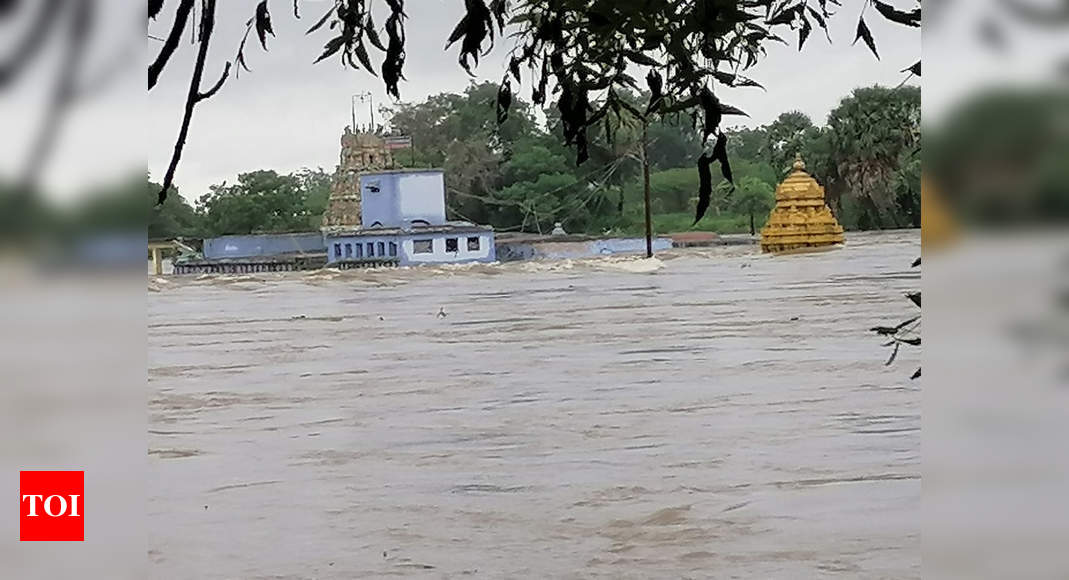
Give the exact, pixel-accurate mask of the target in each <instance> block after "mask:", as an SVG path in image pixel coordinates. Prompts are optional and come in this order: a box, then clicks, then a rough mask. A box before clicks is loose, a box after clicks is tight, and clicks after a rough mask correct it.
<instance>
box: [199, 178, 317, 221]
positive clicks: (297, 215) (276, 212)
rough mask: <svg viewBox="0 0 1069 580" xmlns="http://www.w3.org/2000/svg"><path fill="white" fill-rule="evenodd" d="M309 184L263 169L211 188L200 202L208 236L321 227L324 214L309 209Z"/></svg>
mask: <svg viewBox="0 0 1069 580" xmlns="http://www.w3.org/2000/svg"><path fill="white" fill-rule="evenodd" d="M308 184H309V182H308V181H302V179H301V178H300V177H299V176H297V175H279V174H278V173H276V172H274V171H269V170H261V171H252V172H249V173H242V174H241V175H239V176H238V182H237V183H236V184H234V185H227V184H226V183H225V182H224V183H222V184H220V185H213V186H211V191H210V193H208V194H206V195H204V196H203V197H201V198H200V199H199V200H197V209H198V210H199V211H200V212H201V213H202V214H203V215H204V220H205V233H206V234H207V235H212V236H219V235H223V234H251V233H281V232H297V231H307V230H308V229H310V227H311V224H313V223H315V224H318V219H319V218H320V217H321V215H322V212H321V211H320V212H319V213H313V212H314V209H310V208H309V204H308V197H309V189H306V187H308Z"/></svg>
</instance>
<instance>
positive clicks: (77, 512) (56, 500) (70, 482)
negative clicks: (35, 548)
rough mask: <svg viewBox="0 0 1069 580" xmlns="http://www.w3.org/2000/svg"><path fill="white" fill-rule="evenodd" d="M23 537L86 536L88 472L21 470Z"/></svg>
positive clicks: (63, 538) (80, 538)
mask: <svg viewBox="0 0 1069 580" xmlns="http://www.w3.org/2000/svg"><path fill="white" fill-rule="evenodd" d="M19 540H21V541H23V542H81V541H84V540H85V472H84V471H20V472H19Z"/></svg>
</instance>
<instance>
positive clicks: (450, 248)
mask: <svg viewBox="0 0 1069 580" xmlns="http://www.w3.org/2000/svg"><path fill="white" fill-rule="evenodd" d="M457 248H458V244H457V239H456V238H446V239H445V251H447V252H450V253H453V254H455V253H457V251H458V249H457Z"/></svg>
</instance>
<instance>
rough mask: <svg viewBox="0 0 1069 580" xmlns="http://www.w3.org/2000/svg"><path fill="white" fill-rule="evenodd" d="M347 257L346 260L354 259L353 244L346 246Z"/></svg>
mask: <svg viewBox="0 0 1069 580" xmlns="http://www.w3.org/2000/svg"><path fill="white" fill-rule="evenodd" d="M345 257H346V258H352V257H353V245H352V244H345Z"/></svg>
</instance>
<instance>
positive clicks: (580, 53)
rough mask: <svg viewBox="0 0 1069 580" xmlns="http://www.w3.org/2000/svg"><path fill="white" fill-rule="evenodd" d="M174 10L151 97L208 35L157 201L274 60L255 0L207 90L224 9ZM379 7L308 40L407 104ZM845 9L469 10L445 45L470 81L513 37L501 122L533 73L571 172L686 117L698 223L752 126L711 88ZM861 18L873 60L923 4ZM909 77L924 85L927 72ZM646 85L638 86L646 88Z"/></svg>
mask: <svg viewBox="0 0 1069 580" xmlns="http://www.w3.org/2000/svg"><path fill="white" fill-rule="evenodd" d="M176 1H177V3H178V4H177V9H176V11H175V16H174V20H173V21H172V23H171V25H170V27H168V31H169V32H168V34H167V35H166V39H165V41H164V43H163V46H162V47H161V49H160V51H159V53H158V54H157V56H156V58H155V59H154V60H153V62H152V63H151V64H150V65H149V69H148V75H149V80H148V84H149V89H151V88H152V87H153V86H155V85H156V81H157V79H158V78H159V75H160V73H161V71H162V70H163V69H164V68H165V67H166V66H167V65H168V62H169V61H170V58H171V56H172V55H173V53H174V51H175V49H176V47H177V45H178V42H179V40H180V39H181V38H182V36H183V32H184V31H185V30H186V28H187V27H189V26H198V29H199V32H200V34H198V35H196V36H195V39H196V43H197V56H196V61H195V64H194V67H193V70H192V73H191V75H190V85H189V91H188V95H187V98H186V103H185V107H184V111H183V116H182V124H181V128H180V130H179V135H178V138H177V139H176V143H175V148H174V151H173V154H172V156H171V162H170V163H169V165H168V169H167V173H166V175H165V176H164V182H163V184H162V185H161V188H160V193H159V199H160V201H161V202H162V201H163V199H164V198H165V197H166V195H167V191H168V189H169V187H170V185H171V183H172V180H173V178H174V174H175V171H176V170H177V166H178V163H179V161H180V159H181V155H182V149H183V148H184V145H185V141H186V137H187V135H188V133H189V130H190V125H191V121H192V116H193V112H194V109H195V108H196V106H197V104H199V103H200V102H202V101H204V100H205V99H208V98H211V97H212V96H213V95H215V94H216V93H217V92H218V91H219V90H220V89H221V88H222V87H223V85H224V84H225V83H226V80H227V79H228V78H229V73H230V70H231V68H232V66H238V67H242V68H246V69H247V67H245V49H246V46H247V42H246V41H247V40H248V38H249V36H250V34H251V33H252V31H253V30H255V32H256V37H257V39H258V40H259V44H260V45H261V47H262V48H263V49H265V50H266V49H267V44H268V43H267V37H268V36H269V35H270V36H274V29H273V26H272V11H271V7H272V6H277V5H278V4H280V3H281V0H276V1H275V2H269V1H268V0H260V2H259V3H258V4H257V5H256V8H255V12H254V13H253V14H252V15H251V17H250V18H249V20H248V22H247V23H246V31H245V37H244V40H243V41H242V42H241V45H240V46H239V48H238V51H237V54H236V55H235V57H234V59H233V61H230V62H227V64H226V66H225V67H224V70H223V72H222V74H221V75H220V76H219V78H218V79H217V80H216V81H215V82H214V83H212V84H210V85H205V84H204V82H203V77H204V68H205V63H206V59H207V55H208V50H209V43H210V41H211V38H212V33H213V30H214V28H215V25H216V22H215V18H216V14H215V13H216V0H200V4H201V10H200V21H199V23H198V24H195V25H194V24H190V14H191V13H192V12H193V7H194V4H195V0H176ZM380 1H381V2H382V3H383V4H384V5H385V8H386V13H387V14H388V17H387V18H386V20H385V23H384V25H383V27H382V28H381V29H380V28H379V27H378V26H377V25H376V23H375V22H374V20H373V18H372V10H371V8H372V6H373V5H374V4H375V3H376V0H335V1H334V2H333V3H332V4H331V5H330V6H329V7H328V9H327V11H326V12H325V13H324V14H322V15H319V16H318V19H317V20H316V21H315V23H314V24H313V25H312V26H311V27H310V28H309V30H308V33H309V34H312V33H316V32H317V31H323V33H324V34H328V37H329V38H328V40H327V41H326V42H325V44H324V48H323V52H322V54H320V55H319V57H318V59H317V60H316V62H318V61H321V60H325V59H328V58H340V59H341V61H342V63H343V64H345V65H347V66H350V67H352V68H354V69H359V68H363V69H365V70H366V71H367V72H368V73H370V74H372V75H376V76H378V75H379V74H380V73H381V78H382V81H383V83H384V84H385V87H386V91H387V92H388V93H389V94H391V95H393V96H394V97H395V98H400V81H401V80H403V78H404V64H405V59H406V58H407V54H406V49H405V28H404V22H405V19H406V15H405V2H404V0H380ZM164 3H165V2H164V0H154V1H153V2H150V3H149V7H148V18H149V20H155V19H156V18H158V17H159V16H160V14H161V13H162V8H163V5H164ZM285 4H286V5H287V6H290V5H291V6H292V10H293V14H294V16H295V17H298V18H299V17H300V12H301V10H300V8H301V6H302V5H303V4H304V3H302V2H301V1H300V0H294V1H293V2H292V3H289V2H286V3H285ZM840 4H841V2H839V1H838V0H746V1H742V0H728V1H724V0H694V1H693V2H677V1H675V0H551V1H536V0H518V1H511V2H510V1H508V0H490V1H489V2H487V0H464V7H465V14H464V16H463V18H462V19H461V21H460V22H459V23H458V24H457V25H456V26H455V28H454V29H453V31H452V32H451V33H450V34H449V35H448V38H447V46H452V45H454V44H456V45H458V46H459V53H458V61H459V64H460V66H461V67H462V68H463V69H465V70H467V71H469V72H471V69H472V67H473V66H475V65H477V64H478V62H479V58H480V56H482V55H485V54H487V53H488V51H489V49H490V48H491V47H492V46H493V45H494V42H495V41H497V40H499V39H500V38H502V37H504V36H505V35H506V30H508V31H509V32H511V38H512V40H513V43H514V45H513V48H512V51H511V53H510V59H509V65H508V72H507V73H506V75H505V77H504V78H503V79H502V81H501V82H500V84H499V86H498V90H497V94H496V99H495V103H496V115H495V116H496V118H497V121H498V122H499V123H501V124H505V122H506V121H507V120H508V118H509V117H510V115H513V114H522V112H521V111H519V110H515V109H514V108H513V105H514V104H515V103H516V102H517V99H516V98H515V94H516V92H517V91H516V89H518V88H519V85H520V84H521V83H522V82H523V78H524V73H523V71H524V70H526V71H527V80H528V83H529V86H530V95H531V102H532V103H533V104H534V105H535V106H543V105H550V106H552V108H554V109H555V110H556V112H557V114H558V118H559V123H560V136H561V138H562V140H563V142H564V143H565V144H567V145H570V146H574V149H575V157H576V162H577V164H582V163H583V162H584V161H586V160H587V159H589V158H590V157H591V152H590V143H591V140H592V139H591V135H590V132H591V130H592V129H599V130H600V129H606V138H607V140H608V141H611V140H612V134H611V124H609V123H606V122H605V121H606V119H608V118H609V117H616V118H617V119H620V118H621V115H622V112H624V111H626V112H627V113H629V114H631V115H633V116H635V117H641V118H643V119H644V120H645V119H646V118H648V117H651V116H653V115H667V114H680V113H683V114H686V115H688V116H689V117H690V119H691V122H692V126H694V127H696V128H698V129H700V134H701V143H702V145H703V148H702V150H701V151H700V152H699V154H698V155H697V167H698V171H699V177H700V179H699V201H698V211H697V217H698V218H699V219H700V218H701V217H702V215H703V213H704V208H705V207H707V206H708V205H709V197H710V195H711V193H712V183H713V181H712V179H711V176H710V175H709V170H710V166H711V165H712V164H713V163H714V162H716V163H718V164H719V165H720V168H721V172H722V174H723V175H724V177H725V178H726V179H728V180H729V181H730V180H731V179H732V172H731V168H730V162H729V159H728V152H727V133H726V132H725V131H724V130H723V128H722V127H721V121H722V120H723V118H724V116H725V115H744V114H745V113H744V112H743V111H742V110H741V109H739V108H737V107H735V106H732V105H729V104H726V103H722V102H721V101H720V100H719V98H718V97H717V95H716V88H717V86H728V87H740V86H758V84H757V83H756V82H755V81H753V80H752V79H749V78H747V77H746V76H745V74H744V73H745V72H746V71H747V70H748V69H749V68H751V67H753V66H754V65H755V64H757V62H758V61H759V59H760V58H761V56H763V55H764V52H765V49H766V47H767V46H768V44H769V43H774V42H782V43H787V40H786V39H785V38H784V37H783V35H784V34H787V33H789V35H790V36H791V37H796V38H797V44H798V48H799V49H801V48H802V47H803V46H804V45H805V43H806V41H807V40H808V39H809V38H810V35H811V34H812V32H813V31H814V30H823V31H825V32H826V31H827V23H828V20H829V19H830V18H832V17H834V16H835V15H836V14H837V13H835V12H833V11H832V10H831V9H830V8H829V5H830V6H831V7H832V8H834V7H835V6H837V5H840ZM855 5H858V6H860V7H861V11H860V13H861V16H859V19H858V26H857V34H856V38H855V41H854V42H855V43H856V42H858V41H864V43H865V44H866V45H867V46H868V47H869V49H870V50H871V51H872V52H873V54H874V55H876V56H877V58H879V52H878V50H877V45H876V42H875V39H874V38H873V36H872V33H871V31H870V29H869V27H868V25H867V23H866V21H865V10H864V9H865V8H867V7H869V6H871V7H873V9H874V10H875V11H876V12H877V13H879V15H880V16H881V17H883V18H885V19H888V20H890V21H893V22H896V23H899V24H902V25H905V26H911V27H919V26H920V22H921V8H920V1H919V0H913V5H914V8H913V9H911V10H900V9H898V8H896V7H895V6H893V5H891V4H889V3H886V2H883V1H881V0H858V1H857V2H856V3H855ZM840 12H841V11H840ZM443 32H444V31H443ZM376 53H377V54H378V55H381V62H380V63H379V65H378V66H377V67H376V66H375V63H374V59H373V57H372V54H376ZM907 70H908V71H910V72H911V73H912V74H916V75H919V74H920V63H916V64H914V65H912V66H910V67H909V68H908V69H907ZM639 78H642V79H644V87H643V83H640V81H639V80H638V79H639ZM514 83H515V85H516V89H514ZM640 88H645V89H646V90H648V98H647V100H646V103H645V106H644V107H639V106H635V105H634V104H633V103H631V102H629V101H628V100H627V99H625V98H622V96H621V92H622V91H625V90H631V91H637V90H639V89H640ZM514 111H515V112H514ZM490 148H491V149H493V145H492V144H491V146H490Z"/></svg>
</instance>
